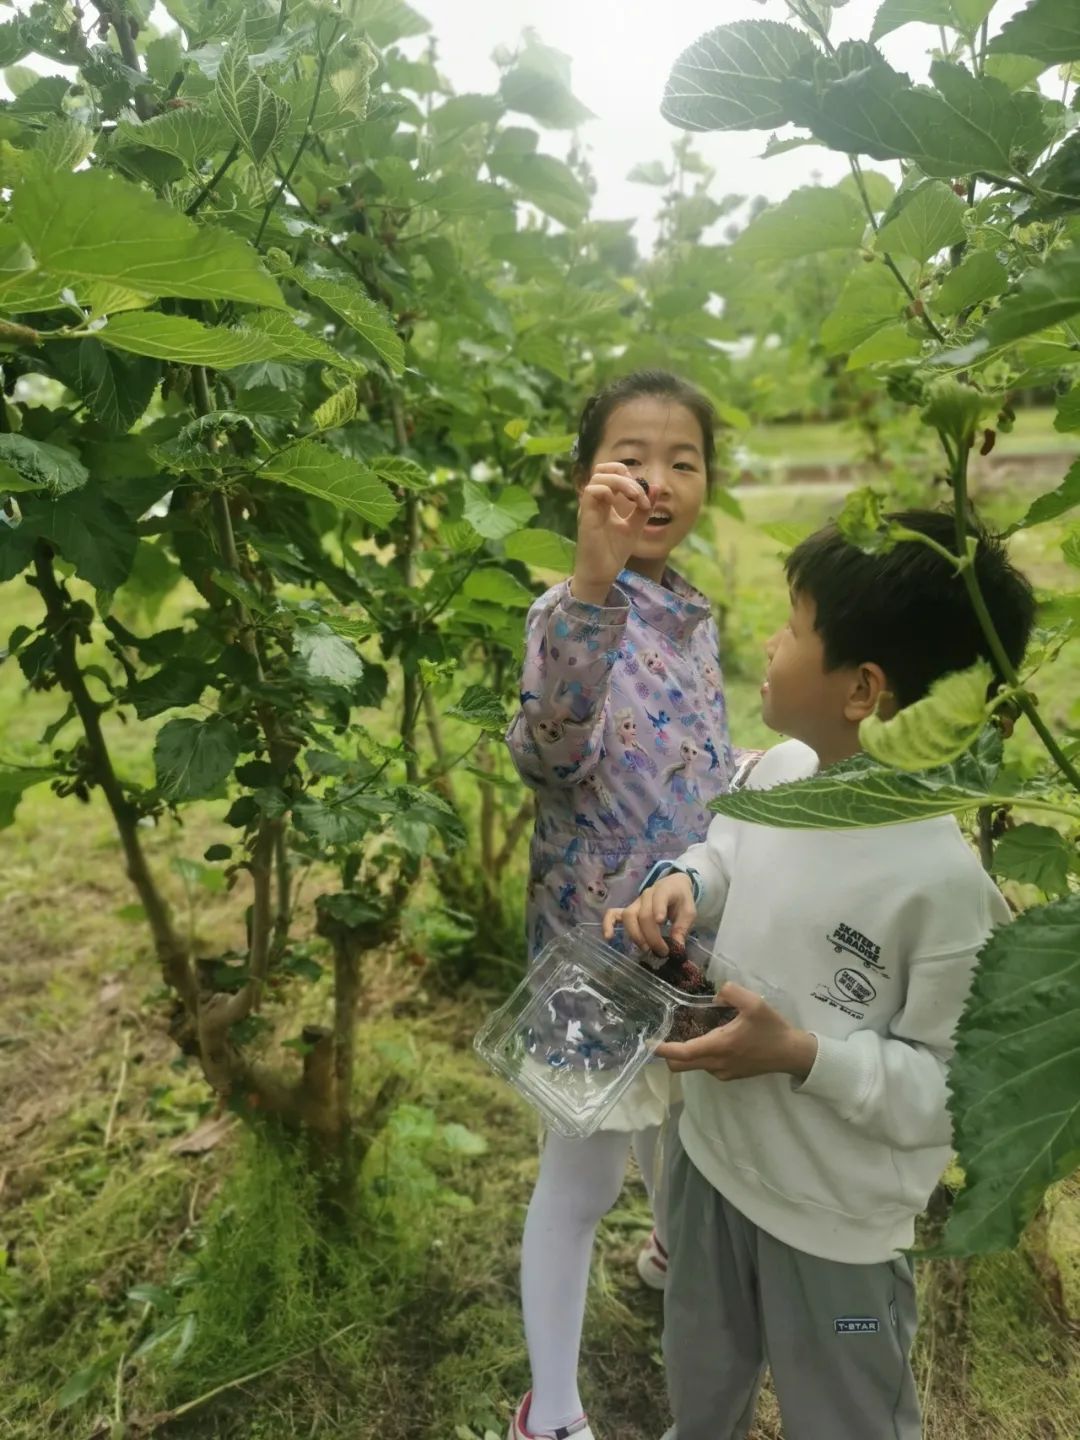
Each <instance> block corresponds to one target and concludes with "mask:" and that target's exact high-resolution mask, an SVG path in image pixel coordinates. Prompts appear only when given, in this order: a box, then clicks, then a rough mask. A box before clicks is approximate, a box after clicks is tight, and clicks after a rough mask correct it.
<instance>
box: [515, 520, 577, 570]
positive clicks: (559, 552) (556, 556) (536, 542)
mask: <svg viewBox="0 0 1080 1440" xmlns="http://www.w3.org/2000/svg"><path fill="white" fill-rule="evenodd" d="M576 548H577V547H576V546H575V545H574V542H573V541H572V540H568V539H567V538H566V536H565V535H557V534H556V533H555V531H554V530H518V531H517V533H516V534H513V535H509V536H508V537H507V540H506V545H505V547H504V549H505V553H506V558H507V559H508V560H520V561H522V563H523V564H525V565H529V566H531V567H532V568H533V569H536V570H557V571H558V572H559V573H560V574H561V575H565V574H567V573H568V572H569V571H570V570H572V569H573V567H574V555H575V553H576Z"/></svg>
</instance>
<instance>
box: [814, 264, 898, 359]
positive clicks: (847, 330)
mask: <svg viewBox="0 0 1080 1440" xmlns="http://www.w3.org/2000/svg"><path fill="white" fill-rule="evenodd" d="M905 304H906V297H905V295H904V292H903V291H902V290H901V289H900V286H899V285H898V284H897V282H896V280H895V278H894V277H893V276H892V275H891V274H890V272H889V271H888V270H887V269H886V268H885V266H884V265H882V264H879V263H877V262H875V263H873V264H870V265H859V266H858V267H857V268H856V269H854V270H853V271H852V272H851V274H850V275H849V276H848V278H847V280H846V281H845V282H844V288H843V290H841V292H840V296H839V299H838V300H837V302H836V304H835V306H834V307H833V309H832V310H831V312H830V313H829V314H828V315H827V316H826V317H825V320H824V321H823V323H822V326H821V344H822V346H823V348H824V350H825V354H826V355H839V354H842V353H844V352H845V351H851V350H854V349H855V347H856V346H857V345H861V344H862V343H863V341H865V340H869V338H870V336H871V335H874V334H876V333H877V331H878V330H881V329H883V328H884V327H885V326H886V325H894V324H895V323H896V322H897V320H898V319H899V318H900V314H901V311H902V310H903V308H904V306H905Z"/></svg>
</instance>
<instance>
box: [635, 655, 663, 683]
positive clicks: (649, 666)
mask: <svg viewBox="0 0 1080 1440" xmlns="http://www.w3.org/2000/svg"><path fill="white" fill-rule="evenodd" d="M641 663H642V664H643V665H644V666H645V669H646V670H647V671H648V672H649V674H650V675H654V676H655V677H656V679H657V680H664V679H666V678H667V666H666V665H665V664H664V657H663V656H662V655H661V654H660V652H659V650H646V651H645V653H644V655H642V657H641Z"/></svg>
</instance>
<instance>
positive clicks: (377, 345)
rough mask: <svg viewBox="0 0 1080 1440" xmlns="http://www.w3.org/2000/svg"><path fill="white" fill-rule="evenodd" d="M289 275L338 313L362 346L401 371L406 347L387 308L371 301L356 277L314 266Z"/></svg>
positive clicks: (397, 372) (392, 368)
mask: <svg viewBox="0 0 1080 1440" xmlns="http://www.w3.org/2000/svg"><path fill="white" fill-rule="evenodd" d="M292 278H293V279H294V280H295V281H296V283H297V284H298V285H301V286H303V288H304V289H305V290H306V291H307V292H308V294H309V295H314V296H315V298H316V299H318V300H321V301H322V302H323V304H324V305H326V306H328V307H329V308H330V309H331V310H333V312H334V314H335V315H339V316H340V317H341V319H342V320H344V321H345V323H346V325H348V326H349V327H350V329H352V330H353V331H354V332H355V334H356V335H357V336H358V337H359V338H360V340H361V341H362V342H363V343H364V345H365V346H367V347H368V348H369V349H370V350H372V351H373V352H374V353H375V354H376V355H377V356H378V357H379V359H380V360H383V361H385V362H386V364H387V365H389V367H390V369H391V370H393V371H394V373H395V374H397V375H400V374H401V372H402V370H403V369H404V368H405V346H404V344H403V343H402V340H401V336H400V335H398V333H397V332H396V331H395V329H394V322H393V320H392V319H391V318H390V315H389V314H388V313H387V311H386V310H385V309H384V308H383V307H382V306H381V305H380V304H378V302H377V301H375V300H372V298H371V296H370V295H368V294H366V293H365V291H363V290H362V289H361V288H360V286H359V285H358V284H357V283H356V281H355V280H353V279H351V278H350V277H348V276H342V275H338V274H331V272H330V271H328V270H318V269H315V268H314V267H309V268H308V269H306V270H295V271H293V272H292Z"/></svg>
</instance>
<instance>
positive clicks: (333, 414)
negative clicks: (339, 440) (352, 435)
mask: <svg viewBox="0 0 1080 1440" xmlns="http://www.w3.org/2000/svg"><path fill="white" fill-rule="evenodd" d="M358 405H359V401H358V399H357V394H356V386H355V385H353V384H349V385H343V386H342V388H341V389H340V390H336V391H335V392H334V394H333V395H330V396H329V397H328V398H327V399H325V400H324V401H323V402H322V404H321V405H320V406H319V407H318V409H317V410H315V411H314V412H313V414H312V417H311V418H312V420H313V422H314V424H315V428H316V430H340V428H341V427H342V425H348V423H349V421H350V420H355V418H356V411H357V408H358Z"/></svg>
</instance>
